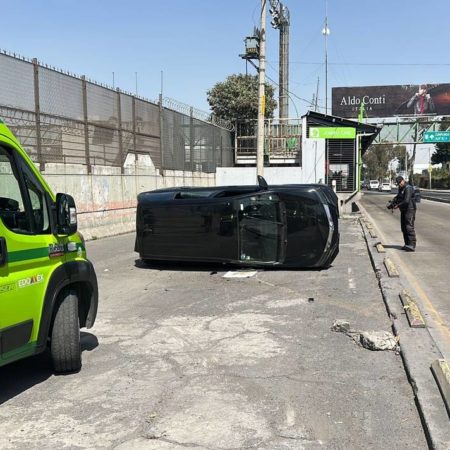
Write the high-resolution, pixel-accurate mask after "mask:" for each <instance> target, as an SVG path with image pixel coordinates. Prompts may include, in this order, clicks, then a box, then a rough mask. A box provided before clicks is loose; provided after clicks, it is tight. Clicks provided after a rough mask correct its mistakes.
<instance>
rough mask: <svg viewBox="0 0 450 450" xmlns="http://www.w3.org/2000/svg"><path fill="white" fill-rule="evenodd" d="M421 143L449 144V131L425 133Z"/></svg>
mask: <svg viewBox="0 0 450 450" xmlns="http://www.w3.org/2000/svg"><path fill="white" fill-rule="evenodd" d="M423 142H450V131H425V133H423Z"/></svg>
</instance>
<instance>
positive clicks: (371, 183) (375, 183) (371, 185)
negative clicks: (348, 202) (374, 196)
mask: <svg viewBox="0 0 450 450" xmlns="http://www.w3.org/2000/svg"><path fill="white" fill-rule="evenodd" d="M379 186H380V182H379V181H378V180H370V181H369V190H371V191H374V190H375V191H376V190H377V189H378V187H379Z"/></svg>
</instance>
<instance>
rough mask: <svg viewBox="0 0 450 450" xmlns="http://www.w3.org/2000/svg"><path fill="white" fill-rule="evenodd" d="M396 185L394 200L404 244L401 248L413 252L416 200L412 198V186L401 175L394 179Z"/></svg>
mask: <svg viewBox="0 0 450 450" xmlns="http://www.w3.org/2000/svg"><path fill="white" fill-rule="evenodd" d="M395 181H396V183H397V185H398V194H397V195H396V196H395V198H394V200H395V203H396V206H395V208H398V209H400V224H401V228H402V233H403V240H404V241H405V246H404V247H403V250H406V251H408V252H414V251H415V249H416V230H415V229H414V221H415V220H416V202H415V200H414V187H413V186H411V185H410V184H407V183H406V182H405V180H404V178H403V177H397V178H396V179H395Z"/></svg>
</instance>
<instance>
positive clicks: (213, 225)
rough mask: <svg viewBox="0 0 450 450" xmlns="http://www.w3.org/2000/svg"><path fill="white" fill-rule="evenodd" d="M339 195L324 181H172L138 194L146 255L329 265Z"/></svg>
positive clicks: (139, 244) (139, 235) (141, 248)
mask: <svg viewBox="0 0 450 450" xmlns="http://www.w3.org/2000/svg"><path fill="white" fill-rule="evenodd" d="M338 217H339V213H338V199H337V196H336V194H335V193H334V192H333V191H332V189H331V188H329V187H328V186H325V185H319V184H315V185H314V184H313V185H294V184H293V185H278V186H267V183H265V181H264V179H262V178H261V179H260V184H259V186H222V187H207V188H206V187H205V188H189V187H177V188H170V189H159V190H155V191H150V192H143V193H141V194H139V195H138V205H137V217H136V244H135V251H136V252H138V253H139V255H140V257H141V259H143V260H144V261H146V262H147V261H150V262H152V261H158V260H159V261H161V260H166V261H168V260H169V261H170V260H171V261H205V262H222V263H231V264H237V265H241V266H284V267H296V268H309V267H328V266H330V264H331V263H332V262H333V260H334V259H335V257H336V256H337V254H338V252H339V231H338Z"/></svg>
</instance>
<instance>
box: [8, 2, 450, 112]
mask: <svg viewBox="0 0 450 450" xmlns="http://www.w3.org/2000/svg"><path fill="white" fill-rule="evenodd" d="M283 3H284V4H285V5H286V6H287V7H288V8H289V10H290V15H291V27H290V70H289V78H290V82H289V90H290V92H291V99H292V101H291V105H290V111H291V115H295V111H296V110H297V111H298V112H299V113H300V114H301V113H304V112H305V111H306V110H307V109H308V102H310V101H311V100H312V97H313V93H314V92H315V91H316V86H317V80H318V78H320V81H319V105H324V103H325V92H324V84H325V64H324V53H325V46H324V37H323V36H322V34H321V29H322V28H323V24H324V18H325V0H284V1H283ZM260 5H261V2H260V0H228V1H223V0H222V1H218V0H216V1H214V0H203V1H200V0H190V1H188V0H160V1H156V0H147V1H144V0H128V1H127V2H122V1H121V2H119V1H117V0H109V1H106V0H95V1H94V0H90V1H87V0H77V1H76V2H74V1H69V0H40V1H38V0H27V1H25V0H16V1H15V2H7V3H6V2H5V4H4V5H3V7H2V27H1V29H0V35H1V39H0V42H1V44H0V46H1V48H3V49H6V50H8V51H11V52H15V53H18V54H20V55H22V56H25V57H29V58H33V57H36V58H38V60H39V61H40V62H42V63H46V64H49V65H52V66H55V67H58V68H61V69H64V70H69V71H71V72H73V73H75V74H78V75H81V74H84V75H86V76H87V77H88V78H91V79H94V80H96V81H98V82H100V83H105V84H108V85H112V84H113V72H114V83H115V86H116V87H120V88H121V89H123V90H126V91H129V92H133V93H134V92H135V90H136V75H135V74H136V73H137V85H138V87H137V89H138V94H139V95H141V96H144V97H146V98H149V99H151V100H154V99H156V98H157V97H158V95H159V93H160V90H161V71H162V72H163V94H164V96H167V97H171V98H174V99H176V100H178V101H180V102H183V103H186V104H189V105H191V106H194V107H196V108H198V109H201V110H204V111H208V109H209V107H208V103H207V101H206V91H207V90H208V89H210V88H211V87H212V86H214V84H215V83H217V82H219V81H223V80H224V79H225V78H226V77H227V76H228V75H230V74H232V73H240V72H241V73H245V70H246V67H245V62H244V61H243V60H242V59H240V58H239V56H238V55H239V54H240V53H243V51H244V42H243V39H244V37H245V36H247V35H248V34H251V32H252V30H253V27H254V26H259V11H260ZM449 6H450V5H449V3H448V0H428V1H426V2H424V1H418V0H408V1H400V0H378V1H368V0H328V22H329V28H330V29H331V35H330V36H329V38H328V61H329V65H328V87H329V94H328V102H329V104H330V99H331V91H330V90H331V87H334V86H336V87H337V86H366V85H384V84H419V83H422V82H429V83H430V82H433V83H449V82H450V57H449V56H448V55H449V43H450V35H449V32H448V22H447V18H448V13H449V9H450V8H449ZM269 22H270V16H269V15H268V17H267V26H268V30H267V75H268V76H269V77H270V78H271V79H273V80H274V81H275V82H278V34H279V32H278V31H277V30H274V29H272V28H270V24H269ZM0 70H1V68H0ZM248 71H249V73H255V71H254V69H253V68H252V67H251V66H248ZM292 103H294V104H295V106H294V105H292Z"/></svg>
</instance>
